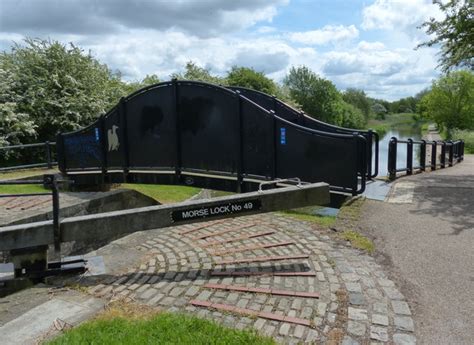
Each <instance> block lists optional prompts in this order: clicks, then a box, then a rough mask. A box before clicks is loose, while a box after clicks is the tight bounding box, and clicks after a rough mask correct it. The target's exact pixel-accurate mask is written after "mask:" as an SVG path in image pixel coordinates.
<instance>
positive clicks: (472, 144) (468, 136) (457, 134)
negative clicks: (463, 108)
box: [451, 130, 474, 153]
mask: <svg viewBox="0 0 474 345" xmlns="http://www.w3.org/2000/svg"><path fill="white" fill-rule="evenodd" d="M451 137H452V139H453V140H457V139H462V140H464V153H474V131H460V130H453V131H452V132H451Z"/></svg>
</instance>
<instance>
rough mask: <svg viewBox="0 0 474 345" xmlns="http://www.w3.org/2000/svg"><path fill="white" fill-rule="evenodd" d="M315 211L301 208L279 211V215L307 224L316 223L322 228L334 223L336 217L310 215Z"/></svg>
mask: <svg viewBox="0 0 474 345" xmlns="http://www.w3.org/2000/svg"><path fill="white" fill-rule="evenodd" d="M314 211H315V208H314V207H303V208H297V209H293V210H286V211H281V212H280V214H281V215H283V216H285V217H291V218H295V219H299V220H304V221H307V222H312V223H317V224H319V225H321V226H323V227H328V228H329V227H331V226H333V225H334V223H335V222H336V217H331V216H320V215H314V214H312V213H313V212H314Z"/></svg>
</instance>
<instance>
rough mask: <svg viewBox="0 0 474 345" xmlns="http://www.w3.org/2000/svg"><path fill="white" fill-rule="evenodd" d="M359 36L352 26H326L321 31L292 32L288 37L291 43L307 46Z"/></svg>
mask: <svg viewBox="0 0 474 345" xmlns="http://www.w3.org/2000/svg"><path fill="white" fill-rule="evenodd" d="M358 36H359V30H357V28H356V27H355V26H354V25H350V26H344V25H336V26H334V25H326V26H324V27H323V28H322V29H319V30H312V31H304V32H293V33H291V34H289V35H288V37H289V39H290V40H291V41H293V42H298V43H303V44H307V45H323V44H327V43H330V42H339V41H345V40H351V39H354V38H357V37H358Z"/></svg>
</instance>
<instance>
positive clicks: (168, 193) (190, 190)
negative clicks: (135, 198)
mask: <svg viewBox="0 0 474 345" xmlns="http://www.w3.org/2000/svg"><path fill="white" fill-rule="evenodd" d="M120 188H126V189H134V190H136V191H137V192H140V193H142V194H145V195H147V196H149V197H150V198H153V199H155V200H157V201H159V202H160V203H162V204H169V203H173V202H180V201H184V200H186V199H189V198H190V197H192V196H193V195H195V194H197V193H199V191H200V188H195V187H187V186H167V185H156V184H128V183H126V184H122V185H120Z"/></svg>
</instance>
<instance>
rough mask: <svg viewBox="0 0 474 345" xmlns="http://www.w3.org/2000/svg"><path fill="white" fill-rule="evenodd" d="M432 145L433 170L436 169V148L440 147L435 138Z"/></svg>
mask: <svg viewBox="0 0 474 345" xmlns="http://www.w3.org/2000/svg"><path fill="white" fill-rule="evenodd" d="M431 145H432V146H431V170H436V155H437V153H436V150H437V148H438V143H437V142H436V140H435V141H433V143H432V144H431Z"/></svg>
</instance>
